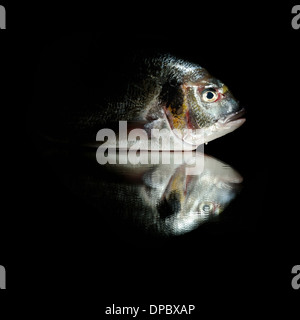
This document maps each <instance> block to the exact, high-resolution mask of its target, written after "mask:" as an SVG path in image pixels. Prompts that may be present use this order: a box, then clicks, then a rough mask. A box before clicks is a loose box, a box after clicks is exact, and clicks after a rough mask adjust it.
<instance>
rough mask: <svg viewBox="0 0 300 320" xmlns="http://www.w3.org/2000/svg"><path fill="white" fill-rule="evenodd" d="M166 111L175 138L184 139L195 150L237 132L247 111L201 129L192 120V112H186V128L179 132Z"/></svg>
mask: <svg viewBox="0 0 300 320" xmlns="http://www.w3.org/2000/svg"><path fill="white" fill-rule="evenodd" d="M165 111H166V112H165V114H166V118H167V119H168V123H169V126H170V128H171V130H172V131H173V133H174V134H175V136H177V137H178V138H180V139H182V140H183V141H184V142H185V143H187V144H188V145H192V146H193V147H194V149H195V148H197V147H198V146H199V145H201V144H203V143H208V142H209V141H212V140H215V139H217V138H219V137H222V136H224V135H226V134H228V133H230V132H232V131H234V130H236V129H237V128H239V127H240V126H241V125H242V124H243V123H244V122H245V121H246V119H245V118H243V116H244V115H245V113H246V110H245V109H244V108H242V109H241V110H239V111H236V112H232V113H230V114H229V115H227V116H224V117H222V118H220V119H219V120H216V122H215V123H214V124H212V125H210V126H209V127H204V128H199V126H198V124H197V123H196V122H195V121H193V119H191V117H190V112H189V110H188V111H187V112H186V115H187V117H185V119H184V120H185V121H184V124H185V128H184V129H182V128H180V129H179V130H178V128H176V126H175V125H174V122H173V117H172V114H170V112H168V110H165ZM174 129H177V130H174ZM185 129H192V130H185ZM178 133H179V134H178Z"/></svg>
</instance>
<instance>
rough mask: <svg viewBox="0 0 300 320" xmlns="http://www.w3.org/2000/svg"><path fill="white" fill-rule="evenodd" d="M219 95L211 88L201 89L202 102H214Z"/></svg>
mask: <svg viewBox="0 0 300 320" xmlns="http://www.w3.org/2000/svg"><path fill="white" fill-rule="evenodd" d="M218 97H219V95H218V93H217V91H216V90H215V89H213V88H208V89H205V90H203V91H202V93H201V98H202V100H203V101H204V102H215V101H216V100H217V99H218Z"/></svg>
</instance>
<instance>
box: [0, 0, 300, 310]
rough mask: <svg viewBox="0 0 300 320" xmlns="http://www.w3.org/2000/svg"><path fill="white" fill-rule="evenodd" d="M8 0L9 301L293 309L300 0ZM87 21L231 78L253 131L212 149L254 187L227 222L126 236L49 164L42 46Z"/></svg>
mask: <svg viewBox="0 0 300 320" xmlns="http://www.w3.org/2000/svg"><path fill="white" fill-rule="evenodd" d="M1 4H3V5H5V7H6V10H7V30H6V31H1V34H0V41H1V44H0V45H1V78H0V79H1V89H0V90H1V112H2V116H1V124H2V125H1V137H2V139H1V149H2V152H1V162H2V166H1V167H2V192H1V193H2V210H1V229H0V231H1V235H0V240H1V247H0V248H1V257H0V264H2V265H4V266H5V267H6V269H7V274H8V280H7V287H8V290H6V292H5V295H6V296H7V298H8V299H7V301H10V302H12V305H16V304H17V305H19V304H20V305H21V306H22V308H28V309H31V307H33V309H34V310H36V311H37V309H35V308H37V306H41V307H43V310H44V312H47V313H48V312H49V313H50V312H53V314H54V315H55V314H57V312H56V311H55V310H56V308H55V307H56V306H58V305H61V306H63V307H64V312H66V314H68V313H71V312H74V311H75V312H79V311H82V312H96V315H97V316H103V315H104V307H105V306H110V305H112V303H115V304H118V303H119V304H123V305H139V304H140V305H141V304H145V305H147V304H155V303H160V304H167V303H169V304H175V303H177V304H184V303H186V304H192V303H194V304H196V305H197V312H198V316H201V313H202V311H204V310H205V311H209V312H210V313H211V314H215V313H216V312H222V313H223V312H225V313H228V314H229V315H233V314H239V315H244V314H248V313H251V314H252V315H257V314H259V313H260V312H262V311H260V310H263V312H264V313H265V314H266V315H268V314H269V313H273V312H276V313H277V312H279V311H282V312H285V313H286V312H289V311H290V310H291V309H292V308H293V306H295V301H296V296H297V292H296V291H295V290H293V289H292V288H291V285H290V283H291V279H292V275H291V268H292V266H294V265H295V264H299V245H298V243H299V239H298V238H299V224H298V223H297V222H298V221H299V218H298V214H299V212H298V196H297V193H298V192H297V191H298V186H297V183H298V177H297V172H298V166H297V157H298V156H297V149H298V148H297V147H298V143H297V142H298V139H297V136H298V134H297V133H298V107H299V93H298V91H299V87H300V86H299V78H298V76H299V40H300V31H299V30H293V29H292V27H291V18H292V15H291V8H292V6H293V5H294V4H295V3H287V2H286V3H285V4H283V3H282V4H274V3H269V4H265V5H262V4H261V3H260V4H259V3H256V4H254V3H251V4H250V3H246V4H244V3H243V4H242V3H240V4H239V3H227V2H226V3H224V2H222V3H221V4H219V3H217V2H214V3H206V2H197V3H193V2H187V3H176V4H175V3H173V4H169V5H164V6H162V4H161V3H160V4H155V3H150V2H149V3H145V4H142V3H140V4H133V3H125V2H124V3H122V4H119V3H115V4H113V5H106V6H104V5H103V6H101V5H100V6H98V7H96V6H92V5H90V4H84V3H81V4H75V3H73V4H69V5H68V6H65V7H62V5H61V4H58V3H54V2H51V4H48V5H41V4H40V5H38V4H34V5H33V4H29V3H27V2H26V3H25V4H22V5H14V6H13V5H12V4H11V3H7V4H6V3H5V2H2V3H1ZM85 30H86V31H89V30H90V31H93V32H102V33H104V34H106V36H108V37H110V38H112V39H114V41H115V42H116V43H117V42H118V41H120V43H124V41H125V42H126V39H128V41H132V39H140V40H138V41H141V43H143V41H144V42H145V41H146V42H147V40H145V39H151V41H154V42H155V43H159V44H160V45H162V46H164V47H165V48H166V49H168V50H170V51H171V52H174V53H175V54H179V55H181V56H182V57H184V58H185V59H186V60H191V61H194V62H196V63H199V64H200V65H201V66H203V67H205V68H206V69H207V70H208V71H209V72H210V73H211V74H213V75H215V76H216V77H217V78H219V79H222V80H223V81H224V82H225V83H226V84H227V85H228V87H229V88H230V89H231V91H232V92H233V93H234V94H235V96H236V97H237V98H238V100H240V101H241V103H242V104H243V105H244V106H245V107H246V109H247V121H246V123H245V125H244V126H243V127H241V128H240V129H239V130H237V131H236V132H234V133H232V134H230V135H228V136H225V137H222V138H221V139H218V140H216V141H213V142H211V143H209V144H208V146H206V147H205V152H206V153H208V154H210V155H213V156H214V157H216V158H218V159H220V160H222V161H224V162H226V163H228V164H230V165H231V166H233V167H234V168H236V169H237V170H238V171H239V172H240V173H241V174H242V175H243V177H244V180H245V182H247V183H245V188H244V190H243V193H242V194H241V195H240V197H239V198H237V200H236V201H235V202H234V203H233V205H232V206H231V207H230V210H229V212H228V213H227V216H226V218H225V219H224V220H222V223H219V224H213V225H210V224H208V225H206V226H204V227H203V228H201V229H200V230H197V231H195V232H192V233H190V234H189V235H187V236H186V237H183V238H179V239H176V240H173V241H169V242H164V243H163V244H162V245H161V246H157V244H156V245H155V246H153V247H152V246H151V244H150V245H149V243H147V244H144V243H136V242H134V240H135V239H134V238H132V239H125V238H124V233H122V232H121V231H120V236H119V238H118V237H115V236H112V235H111V232H112V230H111V229H110V227H109V226H103V225H102V224H101V223H102V222H103V221H102V219H101V214H103V213H100V212H99V211H97V210H96V209H93V208H92V207H90V206H89V205H88V204H86V203H84V202H83V201H81V200H80V199H78V198H77V197H75V196H73V195H72V194H71V192H70V191H69V190H68V189H67V188H66V187H64V186H63V185H62V184H61V183H60V182H59V178H58V177H57V176H56V174H55V172H53V170H52V169H51V167H49V166H48V165H47V164H46V163H43V162H42V161H41V159H40V157H39V153H38V150H37V148H36V146H35V144H34V142H33V141H32V139H31V137H30V136H29V135H28V134H27V130H26V123H27V117H28V110H29V109H30V107H31V105H32V101H33V97H34V94H35V93H34V89H35V86H36V73H37V71H38V70H39V62H40V59H41V56H42V53H43V51H44V49H45V47H47V46H49V43H51V42H53V41H55V40H57V39H59V37H61V36H63V35H67V36H68V35H69V34H72V33H73V32H82V31H85ZM124 39H125V40H124ZM120 50H121V51H122V50H124V51H126V47H125V46H124V47H121V48H120ZM57 76H58V77H59V74H58V75H57ZM41 108H42V106H41ZM224 214H225V213H224ZM2 295H3V292H1V296H2ZM1 299H2V298H1ZM3 299H4V298H3ZM2 301H4V300H2ZM2 301H1V302H2ZM237 305H239V306H242V311H238V310H237V308H236V306H237ZM53 307H54V308H53ZM259 307H262V309H261V308H259ZM51 310H52V311H51ZM15 311H17V310H15V309H10V312H15ZM60 312H62V311H60ZM239 312H241V313H239Z"/></svg>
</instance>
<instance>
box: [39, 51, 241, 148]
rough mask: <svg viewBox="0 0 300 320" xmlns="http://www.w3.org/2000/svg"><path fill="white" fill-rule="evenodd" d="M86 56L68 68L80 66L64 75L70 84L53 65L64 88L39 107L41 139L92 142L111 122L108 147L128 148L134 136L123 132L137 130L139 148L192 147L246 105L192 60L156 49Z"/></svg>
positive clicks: (230, 126) (224, 127)
mask: <svg viewBox="0 0 300 320" xmlns="http://www.w3.org/2000/svg"><path fill="white" fill-rule="evenodd" d="M94 55H95V54H94ZM90 56H91V54H89V55H87V57H86V61H85V62H84V63H81V65H80V66H79V67H78V66H77V65H76V66H73V65H72V64H71V65H70V66H69V67H68V68H67V72H69V69H72V68H79V70H80V72H78V74H77V73H76V72H75V71H73V73H72V75H71V76H68V77H69V78H68V79H67V80H68V81H69V82H70V84H65V83H66V80H65V73H64V72H66V71H64V70H63V68H61V70H57V72H58V76H59V77H58V78H62V79H64V81H65V82H63V83H61V86H62V88H60V89H59V90H60V91H61V92H62V93H61V94H60V96H59V99H55V98H52V99H53V103H50V102H48V107H44V106H43V105H42V106H39V110H38V114H39V115H41V114H42V120H41V119H39V121H37V122H39V123H40V129H41V130H42V132H43V133H42V136H44V137H46V139H48V140H51V141H54V142H65V143H73V144H79V145H86V146H92V147H96V146H99V145H101V144H103V143H104V140H105V139H104V138H103V137H100V136H101V134H99V135H98V132H99V131H100V130H103V129H111V130H113V131H114V132H115V133H116V137H117V140H118V143H117V144H116V145H113V144H110V143H106V146H107V147H111V148H112V147H115V148H119V147H120V145H122V146H123V145H125V143H124V142H126V143H127V144H126V148H127V149H129V148H131V147H132V146H133V145H135V143H136V141H135V140H134V139H133V141H130V139H129V137H128V134H129V133H130V132H132V131H133V130H134V129H139V130H140V132H142V134H140V136H141V138H140V140H141V141H140V145H139V148H140V150H144V149H146V150H149V149H151V150H195V149H196V148H197V147H198V146H199V145H201V144H204V143H208V142H209V141H212V140H214V139H217V138H219V137H222V136H224V135H226V134H228V133H230V132H232V131H234V130H236V129H237V128H239V127H240V126H241V125H242V124H243V123H244V122H245V117H244V114H245V109H244V108H242V107H241V106H240V104H239V102H238V101H237V100H236V99H235V98H234V96H233V95H232V93H231V92H230V90H229V88H228V87H227V86H226V85H225V84H224V83H223V82H222V81H220V80H218V79H216V78H215V77H213V76H211V75H210V74H209V73H208V71H207V70H206V69H205V68H203V67H201V66H200V65H198V64H197V63H194V62H189V61H186V60H184V59H182V58H178V57H177V56H175V55H173V54H171V53H168V52H160V51H154V52H147V53H145V52H142V53H141V52H133V53H132V54H130V55H125V56H126V57H125V58H124V57H120V56H121V55H120V56H118V59H117V58H116V57H115V56H113V58H112V59H111V60H113V61H104V60H105V59H101V58H100V57H99V58H98V60H100V62H99V61H97V63H96V64H97V65H95V62H94V61H95V59H92V58H90ZM107 56H108V55H107ZM96 60H97V59H96ZM48 72H50V73H51V72H54V71H51V70H49V71H48ZM74 74H76V76H75V75H74ZM56 76H57V75H56ZM43 77H44V78H47V77H48V74H47V73H45V74H44V75H43ZM59 81H60V80H59V79H57V81H56V82H57V83H59ZM61 81H63V80H61ZM57 83H56V85H57ZM64 85H65V86H66V88H67V89H68V90H67V89H66V88H63V86H64ZM51 86H53V87H54V88H55V86H54V85H53V84H51ZM47 90H50V91H51V87H50V89H49V88H48V89H47ZM65 91H67V92H65ZM81 93H82V94H81ZM45 95H46V94H45ZM51 95H55V90H54V89H53V90H52V92H51ZM49 96H50V95H49V94H47V97H49ZM49 99H51V98H49ZM44 104H47V103H44ZM44 108H45V110H44ZM121 121H125V122H126V123H127V134H126V135H125V136H124V135H123V136H120V135H119V131H118V124H119V123H120V122H121ZM155 133H156V134H155ZM99 137H100V138H99ZM122 139H123V140H125V141H122Z"/></svg>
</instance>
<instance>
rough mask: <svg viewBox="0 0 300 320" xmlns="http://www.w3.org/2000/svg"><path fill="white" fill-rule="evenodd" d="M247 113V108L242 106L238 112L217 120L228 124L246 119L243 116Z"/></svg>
mask: <svg viewBox="0 0 300 320" xmlns="http://www.w3.org/2000/svg"><path fill="white" fill-rule="evenodd" d="M245 114H246V110H245V108H242V109H241V110H239V111H237V112H232V113H230V114H229V115H228V116H226V117H223V118H221V119H219V120H218V121H217V122H220V123H223V124H227V123H230V122H233V121H236V120H246V119H245V118H242V117H243V116H244V115H245Z"/></svg>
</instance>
